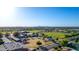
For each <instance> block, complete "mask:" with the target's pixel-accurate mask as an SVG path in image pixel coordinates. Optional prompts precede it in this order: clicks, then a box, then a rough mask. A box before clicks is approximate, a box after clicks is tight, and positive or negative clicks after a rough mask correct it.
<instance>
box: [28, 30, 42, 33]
mask: <svg viewBox="0 0 79 59" xmlns="http://www.w3.org/2000/svg"><path fill="white" fill-rule="evenodd" d="M28 31H29V32H31V33H36V32H40V31H41V30H28Z"/></svg>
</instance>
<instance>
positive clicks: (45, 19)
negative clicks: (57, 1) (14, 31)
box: [2, 7, 79, 26]
mask: <svg viewBox="0 0 79 59" xmlns="http://www.w3.org/2000/svg"><path fill="white" fill-rule="evenodd" d="M8 18H9V22H8V21H7V23H8V24H7V23H6V24H5V26H6V25H8V26H79V8H78V7H17V8H15V12H14V14H13V15H12V16H10V17H8ZM8 18H7V19H8ZM4 21H5V20H4ZM2 25H4V24H2Z"/></svg>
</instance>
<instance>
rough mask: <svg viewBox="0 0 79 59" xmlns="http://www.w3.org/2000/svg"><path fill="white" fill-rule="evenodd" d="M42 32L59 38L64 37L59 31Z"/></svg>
mask: <svg viewBox="0 0 79 59" xmlns="http://www.w3.org/2000/svg"><path fill="white" fill-rule="evenodd" d="M44 34H45V35H47V36H52V37H54V38H59V39H62V38H65V34H64V33H60V32H44Z"/></svg>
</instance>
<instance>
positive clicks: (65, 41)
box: [60, 39, 68, 46]
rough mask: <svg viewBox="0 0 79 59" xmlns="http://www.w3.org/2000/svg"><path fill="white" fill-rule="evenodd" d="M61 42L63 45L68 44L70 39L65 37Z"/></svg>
mask: <svg viewBox="0 0 79 59" xmlns="http://www.w3.org/2000/svg"><path fill="white" fill-rule="evenodd" d="M60 44H61V45H62V46H67V44H68V40H66V39H64V40H62V41H61V42H60Z"/></svg>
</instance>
